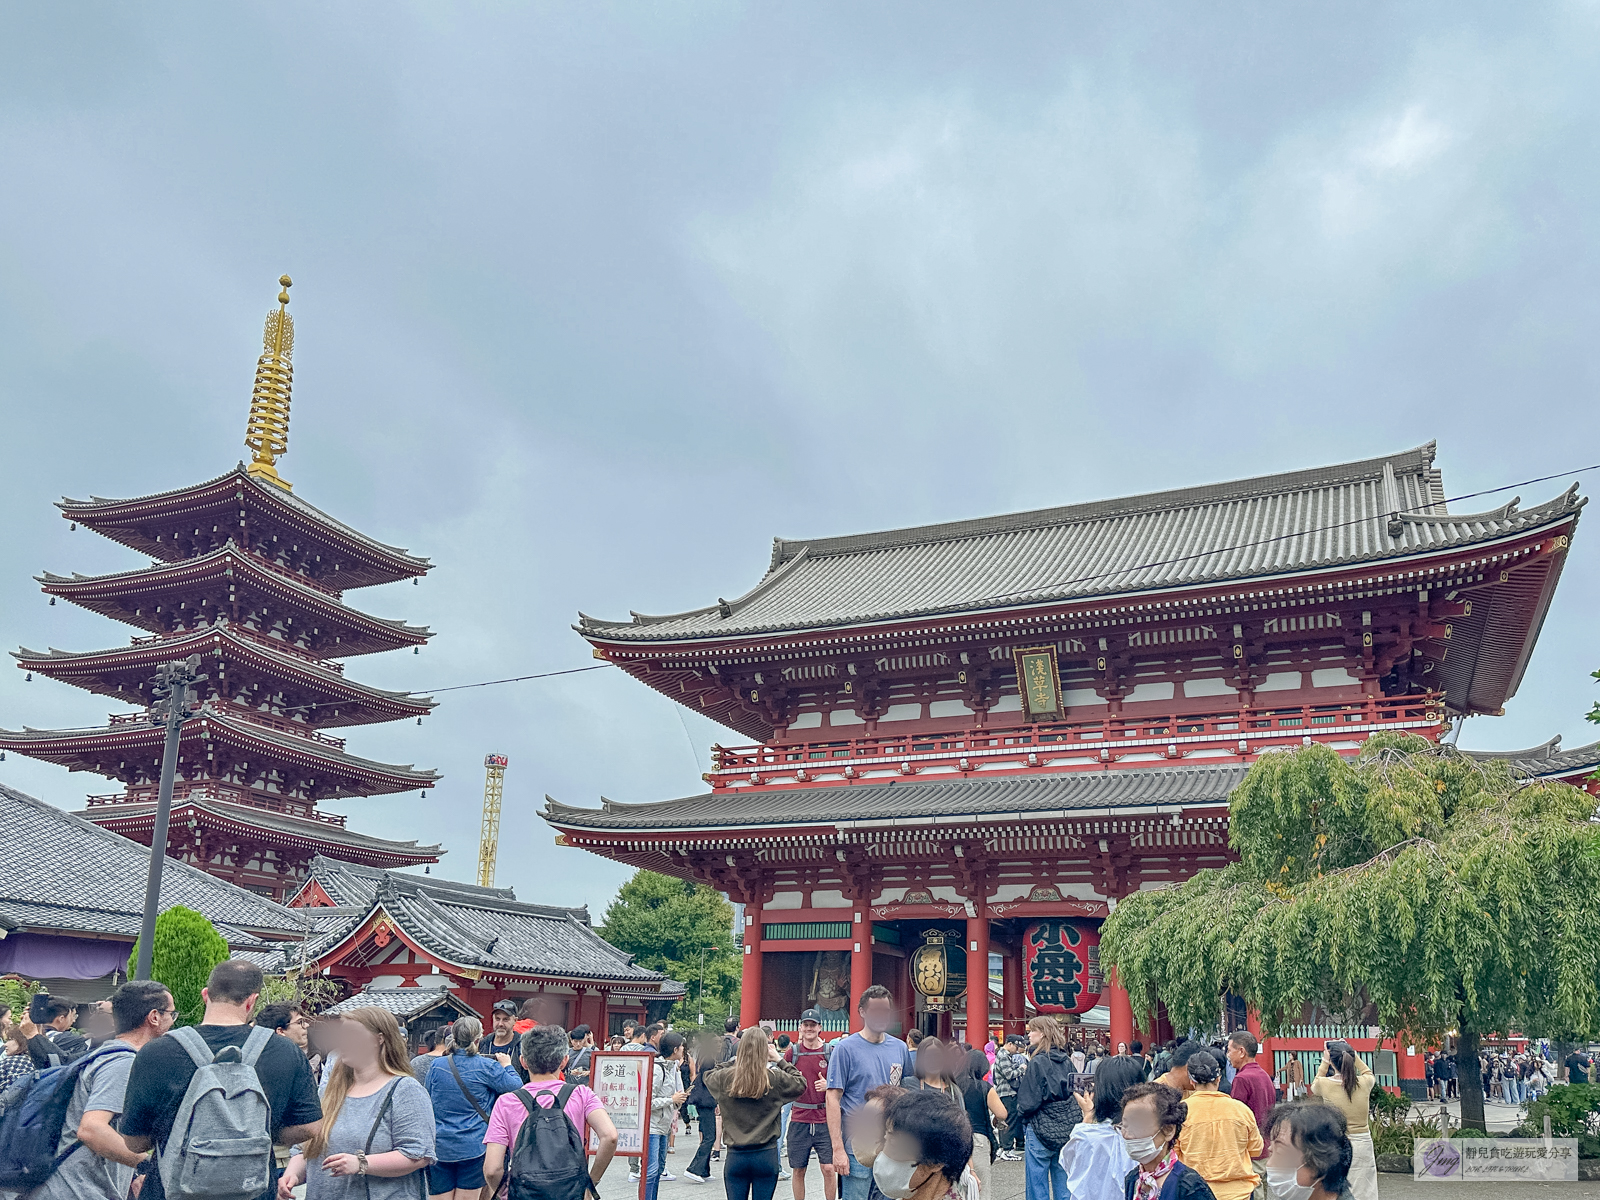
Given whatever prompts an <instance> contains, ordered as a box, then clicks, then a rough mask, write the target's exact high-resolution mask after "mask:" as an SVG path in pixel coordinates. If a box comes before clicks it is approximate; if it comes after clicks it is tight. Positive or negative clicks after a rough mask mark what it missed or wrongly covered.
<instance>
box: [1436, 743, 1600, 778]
mask: <svg viewBox="0 0 1600 1200" xmlns="http://www.w3.org/2000/svg"><path fill="white" fill-rule="evenodd" d="M1462 753H1463V754H1465V755H1466V756H1467V757H1469V758H1475V759H1478V760H1479V761H1480V762H1487V761H1489V760H1491V759H1497V758H1503V759H1506V760H1507V761H1508V762H1510V764H1511V769H1512V770H1513V771H1516V772H1517V773H1518V774H1519V775H1532V776H1535V777H1537V778H1548V777H1551V776H1556V775H1570V774H1572V773H1573V772H1575V771H1583V770H1591V771H1592V770H1594V769H1596V768H1600V742H1590V743H1589V744H1588V745H1586V746H1574V747H1573V748H1572V749H1571V750H1563V749H1562V748H1561V735H1560V734H1557V735H1556V736H1555V737H1553V738H1551V739H1550V740H1549V741H1548V742H1545V743H1544V744H1543V745H1540V746H1530V747H1528V749H1526V750H1463V751H1462Z"/></svg>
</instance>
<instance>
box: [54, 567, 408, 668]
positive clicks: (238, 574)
mask: <svg viewBox="0 0 1600 1200" xmlns="http://www.w3.org/2000/svg"><path fill="white" fill-rule="evenodd" d="M37 579H38V581H39V582H40V584H42V585H43V590H44V591H45V592H46V593H48V594H49V595H52V596H60V597H61V598H62V599H63V600H69V601H71V602H72V603H73V604H76V605H78V606H80V607H82V608H86V609H88V610H90V611H91V612H97V613H100V614H101V615H102V616H107V617H111V618H112V619H113V620H117V621H122V622H123V623H125V624H128V625H133V626H135V627H137V628H139V629H146V630H149V631H150V632H151V633H172V632H175V631H177V630H179V629H183V628H187V627H189V626H190V625H191V624H193V625H201V624H204V625H210V624H211V622H212V621H213V619H214V618H215V617H216V616H218V615H221V616H226V617H229V618H230V619H231V620H233V621H237V622H240V623H242V624H244V625H245V626H246V627H247V628H249V627H250V626H251V624H252V623H253V622H254V623H260V624H264V625H269V626H272V627H274V628H276V627H278V626H280V625H281V626H282V629H287V630H289V634H288V636H292V637H293V638H294V639H295V640H294V642H293V643H291V644H292V645H295V646H299V647H300V648H302V649H304V650H306V651H308V652H310V653H312V654H316V655H318V656H320V657H325V658H346V657H349V656H352V655H357V654H375V653H379V652H381V651H384V650H394V649H397V648H399V647H401V646H419V645H421V644H422V643H423V642H426V641H427V640H428V639H429V638H430V637H432V636H433V634H432V632H431V631H430V630H429V629H427V628H426V627H424V626H417V625H407V624H406V623H405V622H404V621H392V620H387V619H385V618H383V617H374V616H370V615H368V614H367V613H364V612H361V611H360V610H359V609H354V608H351V607H349V606H348V605H346V604H343V603H341V602H340V600H339V598H338V596H337V595H336V594H334V593H332V592H329V591H328V590H326V589H324V588H321V587H318V586H317V585H315V584H313V583H309V582H306V581H304V580H302V579H300V578H298V577H296V576H294V575H290V574H288V573H286V572H284V571H283V570H281V569H280V568H277V567H275V566H273V565H272V564H269V563H267V562H265V561H264V560H262V559H261V558H259V557H258V556H256V555H255V554H253V553H251V552H250V551H248V550H244V549H242V548H240V547H238V546H235V545H233V544H231V543H230V544H228V545H225V546H223V547H222V548H221V549H218V550H214V551H212V552H211V553H209V554H204V555H201V556H200V557H199V558H189V559H184V560H182V561H181V562H172V563H158V564H156V565H155V566H152V567H145V568H141V569H139V570H136V571H119V572H116V573H115V574H111V575H79V574H76V573H74V574H72V575H70V576H68V575H52V574H49V573H48V572H47V573H46V574H44V575H40V576H37ZM262 613H265V614H266V615H265V616H262V615H261V614H262ZM282 629H278V630H277V631H278V632H282ZM269 636H270V633H269ZM286 640H287V639H286Z"/></svg>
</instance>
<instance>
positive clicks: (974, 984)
mask: <svg viewBox="0 0 1600 1200" xmlns="http://www.w3.org/2000/svg"><path fill="white" fill-rule="evenodd" d="M984 909H985V906H984V904H983V903H982V901H981V900H980V901H979V904H978V912H979V914H980V915H979V916H976V917H968V918H967V1042H968V1044H969V1045H971V1046H973V1047H975V1048H976V1049H979V1050H982V1049H983V1044H984V1043H985V1042H987V1041H988V1040H989V918H988V916H987V915H984Z"/></svg>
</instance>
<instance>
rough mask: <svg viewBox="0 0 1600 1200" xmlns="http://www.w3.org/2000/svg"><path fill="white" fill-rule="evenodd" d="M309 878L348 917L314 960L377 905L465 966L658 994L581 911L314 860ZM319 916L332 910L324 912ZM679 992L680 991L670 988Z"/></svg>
mask: <svg viewBox="0 0 1600 1200" xmlns="http://www.w3.org/2000/svg"><path fill="white" fill-rule="evenodd" d="M311 876H312V878H314V879H315V880H316V881H317V882H318V883H319V884H320V885H321V886H322V889H323V891H325V892H327V893H328V896H329V897H330V898H331V899H332V900H334V901H336V902H337V903H338V904H339V905H341V907H342V909H343V911H345V912H347V913H350V914H352V915H350V916H348V917H345V918H344V919H342V920H339V921H329V923H328V926H327V928H326V929H325V930H324V931H323V932H322V933H321V934H320V935H318V936H317V937H316V939H315V941H314V943H313V945H312V954H313V955H318V954H321V953H324V952H326V951H327V950H330V949H332V948H333V947H334V946H335V945H337V944H338V943H339V942H340V941H342V940H343V939H344V938H345V937H346V936H348V935H349V933H350V932H351V931H352V930H354V929H355V928H356V927H357V926H358V925H359V924H360V923H361V922H362V921H364V920H365V919H366V917H367V915H368V914H369V913H370V912H371V911H372V909H373V908H374V907H376V906H377V905H380V904H381V905H382V906H383V909H384V911H385V912H386V913H387V914H388V915H389V916H390V917H391V918H392V919H393V920H394V921H395V922H396V924H398V925H399V926H400V928H402V929H403V930H404V931H405V932H406V934H407V935H408V936H409V937H411V938H413V939H414V940H415V941H416V942H417V943H418V944H419V945H421V946H423V947H424V948H426V949H427V950H429V951H431V952H432V953H435V954H437V955H439V956H440V957H441V958H443V959H444V960H446V961H447V962H452V963H457V964H459V965H461V966H465V967H480V968H486V969H491V970H500V971H510V972H521V973H526V974H539V975H554V976H558V977H565V978H572V979H604V980H616V981H621V982H624V983H638V984H648V985H652V987H651V990H654V988H655V986H656V985H660V986H661V987H662V991H663V993H664V994H675V993H673V992H672V989H671V988H669V987H666V986H665V985H667V984H671V983H672V981H670V980H668V979H667V978H666V976H664V975H662V974H661V973H660V972H659V971H650V970H647V969H646V968H644V967H641V966H638V965H636V964H635V963H634V962H633V957H632V955H629V954H624V953H623V952H622V951H621V950H618V949H617V948H616V947H615V946H613V945H611V944H610V943H609V942H607V941H606V940H605V939H603V938H602V937H601V936H600V935H599V934H597V933H596V932H595V931H594V930H593V929H592V928H591V927H590V925H589V914H588V910H587V909H586V908H557V907H553V906H550V905H543V904H523V903H521V902H520V901H518V900H517V899H516V894H515V893H514V892H513V891H512V890H511V889H510V888H480V887H475V886H473V885H472V884H465V883H453V882H450V881H448V880H442V879H437V880H436V879H433V878H431V877H428V876H421V875H409V874H405V873H402V872H399V871H380V870H376V869H374V868H372V867H360V866H355V865H353V864H351V863H344V862H335V861H334V860H333V859H329V858H323V857H320V856H319V857H317V858H313V859H312V860H311ZM313 911H314V910H313ZM323 911H324V912H327V911H330V910H326V909H325V910H323ZM674 986H678V987H681V985H674Z"/></svg>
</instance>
